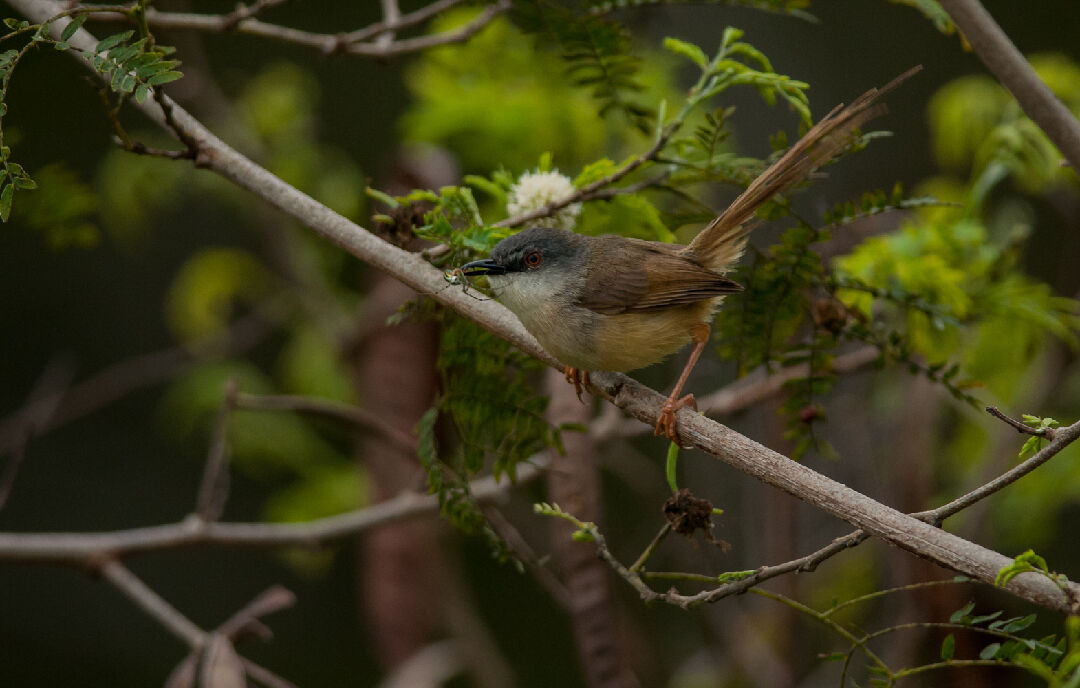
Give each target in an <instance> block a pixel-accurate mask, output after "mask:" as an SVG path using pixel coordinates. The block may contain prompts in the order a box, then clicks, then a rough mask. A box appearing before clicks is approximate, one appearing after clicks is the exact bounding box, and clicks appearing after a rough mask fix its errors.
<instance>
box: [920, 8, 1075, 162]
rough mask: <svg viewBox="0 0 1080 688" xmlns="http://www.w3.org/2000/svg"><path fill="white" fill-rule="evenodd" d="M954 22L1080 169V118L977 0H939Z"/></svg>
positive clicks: (1056, 144) (1029, 113) (1028, 112)
mask: <svg viewBox="0 0 1080 688" xmlns="http://www.w3.org/2000/svg"><path fill="white" fill-rule="evenodd" d="M941 6H942V7H943V8H945V11H946V12H948V13H949V17H951V18H952V20H953V23H954V24H956V26H957V28H959V29H960V31H961V32H962V33H963V34H964V38H966V39H967V41H968V43H970V44H971V47H972V49H973V50H974V51H975V54H977V55H978V56H979V59H980V60H982V61H983V64H985V65H986V68H987V69H989V70H990V71H991V72H992V73H993V75H994V76H995V77H997V80H998V81H1000V82H1001V84H1002V85H1003V86H1005V88H1007V89H1009V91H1010V92H1012V94H1013V96H1014V97H1015V98H1016V101H1017V102H1018V103H1020V107H1021V108H1023V109H1024V112H1025V113H1026V114H1027V116H1028V117H1030V118H1031V119H1032V120H1034V122H1035V123H1036V124H1038V125H1039V127H1040V128H1041V129H1042V130H1043V131H1044V132H1046V135H1047V136H1049V137H1050V140H1051V141H1053V142H1054V145H1055V146H1057V147H1058V150H1059V151H1061V154H1062V155H1064V156H1065V158H1066V159H1067V160H1068V161H1069V164H1070V165H1072V168H1073V169H1074V170H1077V171H1078V172H1080V121H1078V120H1077V119H1076V116H1075V115H1074V114H1073V113H1071V112H1069V109H1068V108H1067V107H1065V104H1064V103H1062V102H1061V101H1060V100H1059V99H1058V97H1057V96H1055V95H1054V93H1053V92H1052V91H1051V90H1050V87H1049V86H1047V85H1046V84H1045V83H1044V82H1043V80H1042V79H1040V78H1039V75H1038V74H1036V73H1035V70H1034V69H1032V67H1031V65H1030V64H1029V63H1028V61H1027V60H1025V59H1024V56H1023V55H1022V54H1021V53H1020V51H1019V50H1018V49H1017V48H1016V46H1015V45H1013V43H1012V41H1011V40H1009V37H1008V36H1007V35H1006V34H1005V32H1004V31H1002V30H1001V27H1000V26H998V24H997V22H995V21H994V18H993V17H992V16H990V13H989V12H987V11H986V8H984V7H983V6H982V4H980V3H979V0H941Z"/></svg>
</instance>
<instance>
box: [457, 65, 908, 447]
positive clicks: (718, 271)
mask: <svg viewBox="0 0 1080 688" xmlns="http://www.w3.org/2000/svg"><path fill="white" fill-rule="evenodd" d="M920 69H921V66H916V67H914V68H912V69H910V70H908V71H907V72H905V73H904V74H901V75H900V76H899V77H897V78H896V79H894V80H892V81H891V82H889V83H888V84H887V85H885V86H883V87H881V88H874V89H871V90H869V91H867V92H866V93H864V94H862V95H861V96H859V97H858V98H856V99H855V100H854V101H852V102H851V103H850V104H849V105H847V106H844V105H838V106H836V107H835V108H833V110H832V111H830V112H829V113H828V114H827V115H826V116H825V117H823V118H822V119H821V120H820V121H818V123H817V124H815V125H814V126H812V127H811V128H810V129H809V130H807V132H806V133H805V134H804V135H803V136H802V138H800V139H799V140H798V141H797V142H796V143H795V144H794V145H792V146H791V147H790V148H789V149H788V150H787V151H786V152H784V154H783V155H781V156H780V157H779V158H778V159H777V160H776V161H775V162H773V163H772V164H771V165H770V166H769V167H768V168H767V169H766V170H765V171H764V172H762V173H761V174H760V175H759V176H758V177H757V178H756V179H754V181H753V182H751V183H750V185H749V186H748V187H747V188H746V189H745V190H744V191H743V192H742V193H741V194H740V195H739V196H738V197H737V198H736V199H735V200H734V201H733V202H732V203H731V205H729V206H728V207H727V208H726V209H725V210H724V211H723V212H722V213H720V215H718V216H717V217H716V218H715V219H713V220H712V221H711V222H710V223H709V224H708V225H707V226H706V227H705V228H704V229H703V230H701V231H700V232H699V233H698V234H697V235H696V236H695V237H694V239H693V240H692V241H691V242H690V243H689V244H687V245H680V244H669V243H664V242H658V241H646V240H643V239H635V238H628V237H624V236H620V235H618V234H605V235H601V236H586V235H583V234H577V233H575V232H573V231H570V230H566V229H557V228H552V227H533V228H529V229H525V230H522V231H520V232H518V233H517V234H514V235H511V236H509V237H507V238H505V239H503V240H502V241H500V242H499V243H498V244H496V245H495V246H494V248H492V250H491V253H490V257H488V258H486V259H483V260H476V261H472V262H470V263H467V264H466V265H463V266H462V267H461V268H460V271H461V274H463V275H465V276H466V277H474V276H486V277H487V279H488V284H489V285H490V286H491V290H492V292H493V293H494V295H495V297H496V298H497V299H498V300H499V301H500V302H501V303H502V304H503V305H505V306H506V307H507V308H509V309H510V311H512V312H513V313H514V314H515V315H516V316H517V317H518V319H519V320H520V321H521V324H522V325H524V326H525V329H526V330H528V331H529V332H530V333H531V334H532V335H533V336H534V337H536V339H537V340H538V341H539V342H540V344H541V346H543V347H544V349H546V350H547V351H548V352H549V353H551V354H552V355H553V356H555V357H556V358H557V359H558V360H559V361H560V362H561V363H562V364H563V365H564V366H565V368H564V371H565V375H566V379H567V381H568V382H570V383H571V384H573V385H574V387H575V388H576V390H577V393H578V398H579V399H580V398H581V388H582V385H583V384H584V385H585V386H588V384H589V377H588V376H589V372H590V371H594V372H595V371H617V372H624V373H625V372H629V371H633V370H637V369H639V368H645V367H647V366H650V365H652V364H654V363H657V362H659V361H661V360H663V359H665V358H667V357H668V356H670V355H671V354H673V353H675V352H677V351H678V350H680V349H682V348H683V347H684V346H686V345H687V344H690V343H692V344H693V348H692V349H691V351H690V357H689V359H688V360H687V363H686V365H685V366H684V367H683V370H682V373H681V374H680V375H679V378H678V380H677V381H676V382H675V386H674V388H673V389H672V392H671V394H670V395H669V396H668V397H667V400H666V401H665V402H664V405H663V407H662V410H661V412H660V415H659V417H658V418H657V420H656V426H655V433H654V434H656V435H658V436H659V435H664V436H666V437H667V438H668V439H669V440H671V441H672V442H676V443H678V441H679V437H678V423H677V421H676V413H677V412H678V411H679V410H680V409H682V408H684V407H687V406H689V407H691V408H693V409H694V410H697V403H696V401H695V399H694V395H693V394H687V395H686V396H682V397H680V396H679V395H680V394H681V393H682V390H683V387H684V386H685V384H686V382H687V379H688V378H689V376H690V372H691V371H692V370H693V368H694V365H695V364H696V363H697V361H698V359H699V358H700V357H701V354H702V352H703V351H704V349H705V346H706V344H707V342H708V341H709V335H710V332H711V327H710V323H711V322H712V319H713V314H714V312H715V311H716V309H717V308H718V307H719V306H720V304H721V302H722V301H723V299H724V297H725V296H726V295H728V294H732V293H735V292H738V291H741V290H742V286H741V285H739V284H738V283H737V282H735V281H733V280H731V279H729V278H728V277H727V276H726V273H727V272H728V271H729V270H730V269H731V268H732V267H733V266H734V265H735V263H736V262H737V261H738V260H739V257H740V256H741V255H742V253H743V250H744V248H745V246H746V242H747V238H748V235H749V233H750V231H751V230H752V229H753V228H754V227H755V226H756V225H757V224H758V223H757V221H756V220H755V216H756V213H757V211H758V210H759V209H760V208H761V207H762V206H763V205H764V204H765V203H767V202H768V201H770V200H771V199H773V198H774V197H776V196H777V195H778V194H782V193H784V192H786V191H788V190H790V189H791V188H792V187H793V186H795V185H796V184H798V183H800V182H801V181H803V180H804V179H806V178H807V177H808V176H809V175H810V174H811V173H812V172H814V170H816V169H818V168H819V167H821V166H822V165H823V164H825V163H827V162H829V161H830V160H832V159H833V158H834V157H835V156H836V155H837V154H838V153H840V152H841V151H842V150H843V149H845V148H846V147H848V146H849V145H851V144H852V143H853V142H854V141H855V140H856V137H857V136H858V129H859V127H861V126H862V125H863V124H865V123H866V122H867V121H868V120H870V119H873V118H875V117H878V116H880V115H882V114H884V113H885V112H886V107H885V105H884V103H881V102H879V98H880V97H881V96H882V95H884V94H885V93H888V92H889V91H891V90H892V89H894V88H895V87H896V86H897V85H899V84H900V82H902V81H904V80H905V79H907V78H908V77H909V76H911V75H912V74H914V73H915V72H917V71H919V70H920Z"/></svg>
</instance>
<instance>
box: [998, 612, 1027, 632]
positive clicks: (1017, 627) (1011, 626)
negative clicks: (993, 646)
mask: <svg viewBox="0 0 1080 688" xmlns="http://www.w3.org/2000/svg"><path fill="white" fill-rule="evenodd" d="M1035 619H1036V616H1035V614H1028V615H1027V616H1025V617H1024V618H1022V619H1019V620H1017V621H1012V622H1010V623H1007V624H1005V627H1004V628H1003V629H1001V630H1003V631H1005V632H1006V633H1019V632H1020V631H1022V630H1024V629H1025V628H1027V627H1028V626H1030V625H1031V624H1033V623H1035Z"/></svg>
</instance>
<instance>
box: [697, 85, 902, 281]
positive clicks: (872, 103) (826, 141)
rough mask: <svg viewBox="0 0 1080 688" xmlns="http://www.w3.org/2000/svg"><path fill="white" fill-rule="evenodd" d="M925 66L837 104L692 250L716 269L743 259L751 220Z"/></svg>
mask: <svg viewBox="0 0 1080 688" xmlns="http://www.w3.org/2000/svg"><path fill="white" fill-rule="evenodd" d="M921 69H922V65H917V66H915V67H913V68H911V69H909V70H908V71H906V72H904V73H903V74H901V75H900V76H898V77H896V78H895V79H893V80H892V81H890V82H889V83H888V84H886V85H885V86H882V87H881V88H872V89H870V90H869V91H867V92H866V93H864V94H862V95H861V96H859V97H858V98H856V99H855V100H854V101H853V102H852V103H851V104H850V105H848V106H847V107H845V106H843V105H837V106H836V107H835V108H833V110H832V112H830V113H829V114H827V115H825V117H823V118H822V119H821V121H819V122H818V123H817V124H815V125H814V126H813V127H811V128H810V130H809V131H807V132H806V134H805V135H804V136H803V137H802V138H801V139H799V140H798V141H796V142H795V144H794V145H793V146H791V148H789V149H788V150H787V152H786V153H784V154H783V155H782V156H781V157H780V159H779V160H777V161H776V162H774V163H773V164H772V165H770V166H769V168H768V169H766V170H765V171H764V172H763V173H761V174H760V175H759V176H758V177H757V179H755V180H754V181H753V182H751V183H750V186H748V187H746V190H745V191H743V192H742V193H741V194H740V195H739V197H738V198H736V199H735V201H734V202H732V204H731V205H730V206H728V207H727V209H726V210H725V211H724V212H723V213H721V214H720V216H719V217H717V218H716V219H715V220H713V221H712V222H711V223H709V225H708V226H707V227H706V228H705V229H703V230H702V231H701V232H700V233H698V235H697V236H696V237H694V240H693V241H691V242H690V245H689V246H687V249H686V250H687V252H688V253H690V254H692V255H693V256H694V258H695V259H696V260H697V261H698V262H699V263H700V264H702V265H705V266H707V267H710V268H712V269H714V270H720V269H724V268H726V267H728V266H729V265H731V264H732V263H734V262H735V261H736V260H738V258H739V256H740V255H741V254H742V251H743V248H744V247H745V246H746V239H747V236H748V235H749V233H750V230H751V229H753V224H752V223H750V220H751V219H752V218H753V217H754V214H755V213H756V212H757V211H758V208H760V207H761V206H762V205H763V204H765V203H766V202H767V201H769V200H770V199H771V198H773V197H774V196H776V195H777V194H780V193H784V192H785V191H787V190H788V189H790V188H791V187H793V186H795V185H796V184H798V183H799V182H801V181H802V180H803V179H805V178H806V177H807V176H808V175H810V173H812V172H813V171H814V170H816V169H817V168H819V167H821V166H822V165H824V164H825V163H827V162H828V161H829V160H831V159H832V158H833V157H835V156H836V155H837V154H838V153H839V152H840V151H842V150H843V149H844V148H845V147H847V146H848V145H850V144H851V143H852V141H854V140H855V131H856V130H857V129H858V128H859V127H860V126H862V125H863V124H865V123H866V122H867V121H869V120H871V119H873V118H875V117H878V116H880V115H882V114H884V113H885V112H886V110H887V108H886V107H885V104H884V103H877V102H876V101H877V99H878V98H880V97H881V96H882V95H884V94H886V93H888V92H889V91H891V90H893V89H894V88H896V87H897V86H898V85H899V84H900V83H901V82H902V81H904V80H905V79H907V78H908V77H910V76H911V75H913V74H915V73H916V72H918V71H919V70H921Z"/></svg>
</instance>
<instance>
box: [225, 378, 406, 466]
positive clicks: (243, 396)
mask: <svg viewBox="0 0 1080 688" xmlns="http://www.w3.org/2000/svg"><path fill="white" fill-rule="evenodd" d="M236 405H237V407H239V408H243V409H250V410H261V411H294V412H297V413H309V414H313V415H317V416H326V417H327V418H333V419H335V420H338V421H342V422H345V423H349V424H350V425H355V426H356V427H358V428H361V429H363V430H368V431H370V432H374V433H377V434H379V435H382V436H383V437H385V438H386V439H389V440H391V441H392V442H394V443H395V444H397V445H398V446H399V447H401V448H402V449H404V450H405V451H408V452H410V453H411V452H415V451H416V443H417V439H416V437H415V436H413V435H410V434H409V433H407V432H402V431H401V430H399V429H398V428H395V427H394V426H392V425H390V424H389V423H386V422H384V421H383V420H382V419H381V418H379V417H378V416H377V415H375V414H373V413H371V412H369V411H366V410H365V409H362V408H360V407H359V406H353V405H351V404H342V403H340V402H336V401H330V400H328V399H316V398H314V397H302V396H293V395H288V394H251V393H249V392H240V393H239V394H237V395H236Z"/></svg>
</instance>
